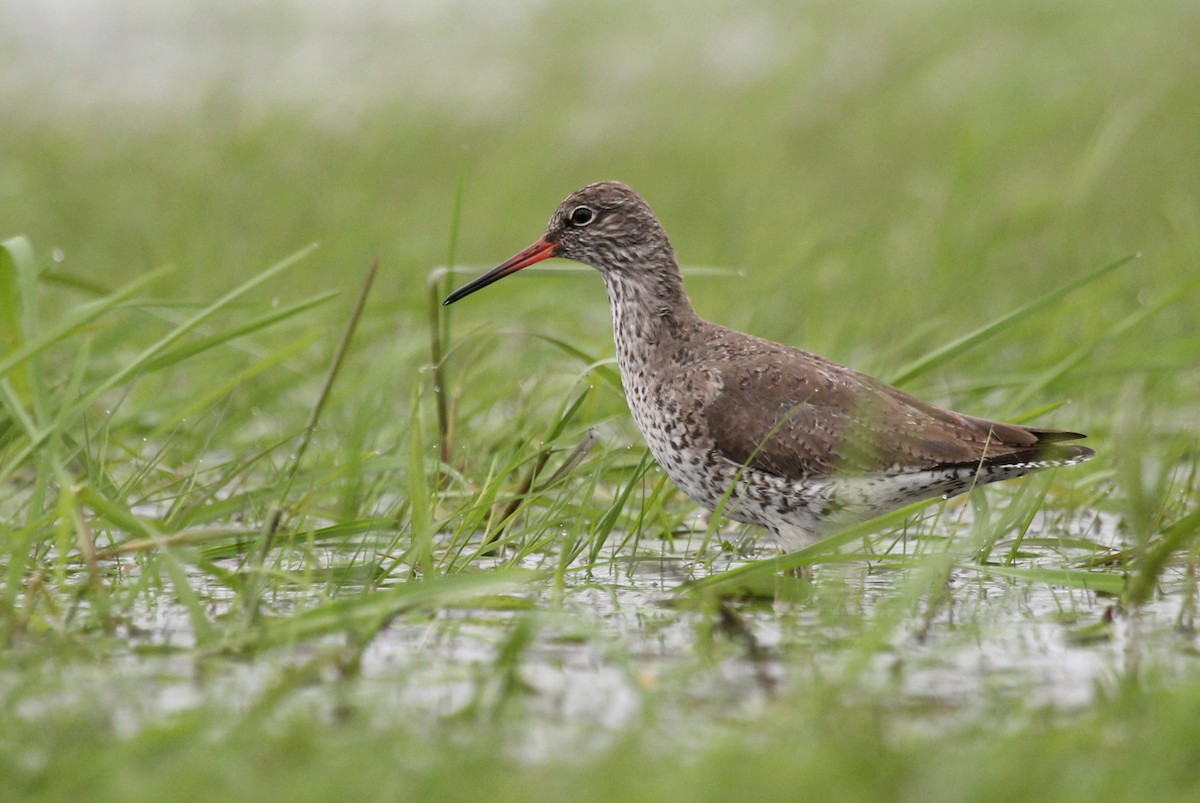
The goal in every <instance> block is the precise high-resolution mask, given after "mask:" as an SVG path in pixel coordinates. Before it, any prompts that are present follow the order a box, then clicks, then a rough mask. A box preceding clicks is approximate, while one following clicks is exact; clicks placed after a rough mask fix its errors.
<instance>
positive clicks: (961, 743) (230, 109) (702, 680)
mask: <svg viewBox="0 0 1200 803" xmlns="http://www.w3.org/2000/svg"><path fill="white" fill-rule="evenodd" d="M111 6H112V7H111V9H108V10H109V11H111V12H112V13H113V16H112V17H111V20H112V25H111V26H109V27H108V28H106V30H107V35H108V36H111V37H114V39H113V40H112V41H105V42H99V41H97V40H94V39H92V38H91V36H92V34H91V33H89V32H90V31H92V30H93V29H94V27H95V26H88V25H86V24H84V22H79V23H78V24H77V27H73V26H72V24H69V23H67V22H66V21H64V19H59V18H54V17H53V16H52V15H44V14H43V15H39V13H38V12H36V11H30V10H29V9H28V8H27V7H25V6H22V5H20V4H13V3H0V8H3V9H4V10H5V11H6V12H8V13H9V17H10V24H9V25H8V26H7V29H6V31H5V32H4V33H3V34H0V36H2V37H5V43H6V44H7V46H6V47H5V48H3V49H2V50H0V52H2V53H3V54H4V55H2V56H0V60H3V62H4V65H5V67H6V72H7V74H10V75H12V74H14V72H13V71H14V70H16V69H18V68H19V69H20V71H21V74H22V76H24V79H23V80H22V81H21V82H16V81H8V82H4V83H2V84H0V98H3V103H4V107H5V108H6V109H7V110H8V111H7V112H6V114H5V116H4V123H3V125H0V222H2V223H3V227H2V228H0V240H3V243H2V244H0V511H2V516H0V646H2V650H0V777H3V778H4V784H3V787H4V789H3V791H0V796H11V797H13V798H34V797H42V798H46V799H62V798H66V797H77V796H79V795H84V794H86V795H87V796H89V797H91V798H100V799H104V798H120V799H149V798H156V799H162V798H163V797H164V796H167V795H171V796H172V797H177V796H179V795H180V794H181V791H180V790H184V794H185V796H187V797H190V798H196V799H206V798H213V799H217V798H220V799H230V798H231V797H241V798H244V799H248V798H262V797H266V796H269V797H272V798H281V797H285V796H288V797H300V798H324V797H333V796H337V797H343V798H370V799H375V798H379V799H395V798H397V797H399V798H402V799H408V798H411V799H473V800H478V799H480V798H481V797H486V798H487V799H489V800H490V799H496V800H503V799H520V800H531V799H533V800H536V799H547V800H551V799H553V800H560V799H611V798H617V797H619V798H645V799H679V800H684V799H687V800H697V799H728V798H730V797H732V796H734V795H737V796H740V797H744V798H746V799H760V798H762V799H767V798H771V799H778V798H784V799H786V798H792V797H794V796H796V795H797V794H800V793H801V792H803V793H804V794H806V795H810V796H812V797H827V798H834V797H836V798H839V799H856V798H857V799H920V800H928V799H1012V798H1018V797H1019V798H1032V799H1055V800H1072V799H1079V800H1083V799H1088V800H1096V799H1114V800H1116V799H1120V800H1129V799H1139V798H1143V797H1144V798H1154V799H1189V798H1191V797H1193V796H1194V794H1195V793H1196V792H1197V787H1200V774H1198V773H1197V770H1196V767H1197V766H1200V761H1198V759H1200V755H1197V752H1198V748H1197V745H1200V724H1198V723H1200V716H1198V715H1197V714H1198V713H1200V683H1198V682H1197V681H1196V677H1197V668H1198V666H1200V664H1198V661H1200V658H1198V657H1197V650H1198V648H1200V641H1198V640H1197V635H1196V631H1195V617H1196V607H1197V577H1196V565H1197V561H1198V560H1200V554H1198V553H1200V506H1198V498H1200V434H1198V433H1200V406H1198V405H1197V401H1196V400H1197V399H1198V398H1200V356H1198V355H1200V326H1197V324H1198V323H1200V313H1198V312H1197V310H1198V309H1200V278H1197V277H1198V276H1200V272H1198V271H1197V266H1198V265H1200V190H1198V189H1197V188H1198V187H1200V158H1198V157H1197V156H1196V154H1197V153H1200V147H1198V146H1200V117H1198V116H1197V113H1196V111H1195V103H1194V97H1193V96H1194V90H1195V79H1194V76H1195V75H1196V74H1200V64H1197V61H1196V58H1197V57H1196V55H1195V50H1194V47H1192V44H1193V43H1194V41H1195V40H1196V38H1197V36H1200V18H1197V16H1196V14H1195V13H1194V11H1193V10H1192V9H1191V8H1190V6H1188V5H1187V4H1178V3H1167V2H1164V3H1156V4H1155V8H1154V10H1153V13H1150V12H1147V11H1145V10H1144V9H1136V10H1135V9H1130V10H1129V11H1122V10H1121V9H1108V10H1106V11H1104V13H1099V12H1094V11H1085V10H1081V9H1074V10H1072V9H1066V8H1057V7H1056V8H1049V7H1043V6H1040V5H1038V4H1017V5H1015V6H1011V5H1010V6H1004V7H1003V8H1001V7H991V6H986V7H985V6H975V5H973V4H968V5H965V6H964V5H960V4H954V3H940V2H922V3H916V4H907V5H905V6H902V7H890V6H883V5H878V4H872V3H864V4H853V6H852V7H843V6H830V7H827V8H826V7H817V6H813V7H806V8H793V7H790V6H784V5H782V4H780V5H775V4H769V3H768V4H757V5H755V6H754V7H746V6H745V4H723V3H719V2H714V3H708V4H704V6H703V8H702V10H700V11H697V13H696V15H695V16H694V18H692V19H690V20H689V24H688V25H687V26H679V25H676V24H674V23H675V22H676V21H675V20H674V19H673V18H670V17H665V16H659V15H660V14H662V13H665V12H657V11H654V10H651V9H647V8H644V7H642V6H638V5H636V4H627V3H622V2H614V3H608V4H604V8H605V10H606V11H611V12H612V14H611V15H604V16H600V17H598V16H595V14H594V13H589V14H588V15H586V18H584V19H581V18H580V17H579V15H581V14H582V13H583V12H582V10H581V7H578V8H577V7H574V6H569V5H558V4H555V3H529V4H524V5H520V6H515V7H513V8H512V9H509V10H507V11H495V12H490V13H488V14H483V13H480V12H479V9H478V8H477V7H476V6H474V5H473V4H471V3H462V4H452V5H450V6H447V7H445V8H439V9H437V10H433V9H430V8H424V7H422V6H419V5H414V6H411V7H409V6H406V7H403V8H399V9H390V10H384V9H382V8H377V7H376V6H374V5H373V4H369V3H365V2H364V3H360V4H354V3H352V4H349V6H348V8H349V11H348V12H347V15H346V16H344V17H342V18H339V21H338V24H337V25H328V24H327V23H328V20H325V19H323V18H322V17H321V12H319V11H316V10H314V9H312V8H309V7H303V6H301V5H299V4H290V3H280V4H272V5H271V6H269V7H270V8H271V9H272V11H271V12H270V14H268V18H267V19H264V18H262V16H261V15H262V14H265V13H267V12H265V11H262V10H259V11H258V12H253V11H248V10H245V9H244V8H243V7H242V6H241V5H240V4H225V3H221V2H213V3H211V4H210V7H209V9H208V11H209V13H210V15H211V17H210V19H209V22H208V23H207V25H208V27H206V28H204V30H205V31H207V33H205V35H204V36H200V37H199V38H197V33H196V27H195V25H194V23H195V20H194V19H193V20H191V21H189V20H184V19H175V18H172V17H171V16H170V15H159V16H153V15H150V16H144V15H140V10H141V11H144V9H141V7H140V6H139V3H137V2H135V1H134V0H127V1H126V2H115V1H114V2H113V3H112V4H111ZM264 8H267V7H264ZM139 9H140V10H139ZM76 10H77V11H78V12H79V13H80V14H81V15H84V16H83V17H80V18H79V19H81V20H86V13H87V12H86V8H85V7H84V6H82V5H81V6H80V7H79V8H78V9H76ZM351 12H352V13H351ZM283 23H286V24H283ZM31 31H38V32H43V33H45V34H46V35H45V36H43V37H42V39H41V41H42V42H43V47H42V49H41V50H36V49H33V48H31V47H30V46H29V45H28V44H26V43H27V42H29V41H31V39H30V37H29V36H28V35H27V34H29V33H30V32H31ZM656 31H657V32H658V33H655V32H656ZM10 40H11V41H10ZM499 43H503V46H501V44H499ZM535 44H536V47H535V46H534V45H535ZM112 53H120V54H122V58H109V57H108V55H106V54H112ZM166 53H172V54H173V56H172V58H170V59H166V60H165V61H162V62H160V61H158V60H157V59H162V58H165V55H164V54H166ZM263 64H270V65H272V66H271V69H260V67H261V65H263ZM564 64H569V65H571V68H569V69H567V68H564V66H563V65H564ZM256 65H258V66H257V67H256ZM614 65H616V66H614ZM147 75H153V76H155V80H148V79H147V78H146V76H147ZM547 98H551V99H552V102H551V101H547ZM601 178H619V179H621V180H624V181H627V182H629V183H630V184H631V185H633V186H635V187H636V188H638V190H639V191H641V192H642V193H643V194H644V195H645V196H646V197H647V198H648V199H649V200H650V201H651V203H652V204H653V205H654V206H655V209H656V211H657V212H658V213H659V214H660V216H661V217H662V218H663V221H664V224H665V225H666V227H667V230H668V231H669V232H670V234H671V237H672V242H673V244H674V246H675V248H676V250H677V251H678V252H679V254H680V256H681V258H682V261H683V263H684V270H685V282H686V283H687V286H688V289H689V293H690V294H691V295H692V297H693V300H694V302H695V304H696V307H697V309H698V310H699V311H700V312H701V313H702V314H704V315H705V316H706V317H708V318H710V319H713V320H716V321H719V322H721V323H725V324H728V325H731V326H735V327H737V328H739V329H742V330H745V331H752V332H754V333H756V334H761V335H764V336H767V337H771V338H773V339H776V340H780V341H783V342H789V343H793V344H796V345H800V346H802V347H805V348H808V349H811V350H813V351H816V352H818V353H822V354H826V355H828V356H830V357H833V358H835V359H838V360H839V361H841V362H844V363H847V364H850V365H853V366H855V367H857V368H861V369H863V370H865V371H868V372H869V373H872V374H874V375H877V376H880V377H882V378H885V379H888V380H889V381H894V382H900V383H901V384H902V385H903V386H904V387H905V388H906V389H909V390H912V391H913V392H916V393H918V394H919V395H921V396H924V397H926V398H929V399H931V400H934V401H937V402H939V403H944V404H947V405H951V406H953V407H954V408H956V409H962V410H964V411H969V412H972V413H976V414H980V415H986V416H989V417H995V418H1003V419H1007V420H1013V421H1018V422H1030V423H1034V422H1036V423H1037V424H1039V425H1045V426H1062V427H1066V428H1070V429H1078V430H1080V431H1083V432H1087V433H1088V435H1089V440H1088V441H1087V443H1088V444H1089V445H1090V446H1092V447H1093V448H1095V449H1096V450H1097V451H1098V452H1099V457H1098V458H1097V459H1095V460H1093V461H1091V462H1089V463H1087V464H1084V465H1081V466H1076V467H1073V468H1071V469H1069V470H1062V471H1058V472H1053V473H1045V474H1041V475H1037V476H1033V477H1029V478H1027V479H1025V480H1022V481H1015V482H1010V483H1004V484H1001V485H996V486H991V487H989V488H987V489H983V490H982V491H981V492H975V493H972V494H971V495H970V496H969V497H967V498H964V499H956V500H951V501H950V502H941V501H936V502H933V503H926V504H923V505H918V506H914V507H913V508H910V509H907V510H905V511H901V512H899V513H897V514H893V515H891V516H888V517H885V518H884V519H882V520H878V521H875V522H870V523H867V524H865V525H862V526H858V527H854V528H852V529H850V530H847V531H845V532H842V533H840V534H838V535H835V536H833V537H832V538H830V539H827V540H826V541H823V542H821V543H820V544H817V545H815V546H813V547H810V548H808V549H805V550H803V551H801V552H799V553H793V554H789V555H778V554H777V553H776V552H775V551H774V550H773V548H772V547H771V545H770V544H769V543H767V542H765V541H764V540H763V539H760V538H759V537H758V536H760V535H761V533H760V532H759V531H757V530H755V529H753V528H743V527H739V526H736V525H731V524H730V523H728V522H724V521H721V520H720V519H710V518H708V517H706V516H703V515H701V514H700V512H699V511H698V510H697V509H696V508H695V506H693V505H692V504H691V503H690V502H688V501H687V500H686V499H685V498H684V497H682V496H681V495H680V494H679V493H678V492H677V491H676V490H675V489H674V488H673V486H672V485H671V484H670V482H669V481H667V480H666V479H665V477H664V476H663V475H662V473H661V472H660V471H659V469H658V468H657V467H656V466H655V465H654V464H653V461H652V460H651V459H650V458H649V457H648V455H647V454H646V452H645V449H644V446H643V445H642V443H641V441H640V439H639V437H638V434H637V432H636V430H635V429H634V426H633V423H632V422H631V421H630V419H629V416H628V413H627V411H626V409H625V406H624V399H623V397H622V395H621V391H620V384H619V378H618V376H617V373H616V368H615V365H614V363H613V359H612V341H611V331H610V324H609V319H608V310H607V306H606V304H605V301H604V294H603V291H602V289H601V286H600V281H599V279H598V278H597V277H596V276H594V275H592V274H591V273H590V272H588V271H586V270H578V269H572V268H570V267H568V266H565V265H558V266H555V265H552V266H550V267H547V269H546V270H542V271H539V270H536V269H531V270H529V271H526V272H524V273H523V274H522V276H521V277H517V278H514V279H511V280H509V281H507V282H504V283H503V284H501V285H497V286H496V287H495V288H492V289H490V290H489V292H488V294H487V295H486V296H480V298H479V299H478V301H477V302H476V303H473V304H471V305H470V306H469V307H468V306H462V307H461V308H459V307H455V308H454V309H453V310H452V311H449V312H448V311H447V310H445V309H443V308H441V307H440V306H439V305H438V304H437V302H438V301H439V300H440V298H441V297H443V296H444V295H445V291H446V289H447V288H449V287H450V286H451V285H453V286H457V284H459V283H461V281H460V280H461V279H463V278H464V277H466V276H470V275H474V274H476V273H478V272H480V271H481V270H482V269H484V268H486V267H490V266H491V265H492V264H495V263H496V262H499V261H500V260H501V259H503V258H504V257H506V256H508V254H509V253H511V252H512V251H513V250H515V248H516V247H518V246H520V245H523V244H524V243H525V242H526V241H528V240H529V239H530V238H531V237H533V236H536V234H538V233H539V232H540V230H541V227H542V226H543V225H544V222H545V216H546V215H547V214H548V212H549V211H550V210H551V209H552V208H553V206H554V205H555V204H556V203H557V202H558V201H559V200H560V199H561V197H562V196H563V195H565V194H566V193H567V192H568V191H570V190H572V189H574V188H575V187H577V186H581V185H582V184H584V183H587V182H588V181H591V180H595V179H601ZM314 242H319V246H316V247H314V246H312V245H310V244H311V243H314ZM1135 255H1136V256H1135ZM377 256H378V258H379V263H378V272H377V273H376V274H374V282H373V284H369V281H368V276H369V275H371V270H372V266H373V263H374V262H375V259H376V257H377ZM439 266H442V267H439ZM445 266H450V267H448V268H447V267H445ZM368 290H369V292H368ZM360 300H361V301H363V302H364V303H363V304H362V305H361V307H360V306H359V304H358V301H360ZM798 567H807V568H808V569H809V570H811V573H812V580H811V581H808V580H803V579H797V578H794V577H791V576H788V575H786V574H783V573H782V570H786V569H792V568H798Z"/></svg>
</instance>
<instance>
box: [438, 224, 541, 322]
mask: <svg viewBox="0 0 1200 803" xmlns="http://www.w3.org/2000/svg"><path fill="white" fill-rule="evenodd" d="M558 248H559V246H558V243H552V242H550V241H549V240H547V239H546V238H544V237H543V238H542V239H540V240H538V241H537V242H536V243H534V244H533V245H531V246H529V247H528V248H526V249H525V250H524V251H521V252H520V253H517V254H513V256H512V257H510V258H509V259H508V260H507V261H506V262H503V263H501V264H499V265H497V266H496V267H494V268H492V269H491V270H489V271H488V272H487V273H485V274H483V275H482V276H480V277H479V278H478V279H475V280H474V281H472V282H468V283H467V284H464V285H463V286H462V287H460V288H458V289H457V290H455V291H454V292H453V293H451V294H450V295H448V296H446V300H445V301H443V302H442V304H443V306H444V305H446V304H453V303H454V302H455V301H458V300H459V299H460V298H463V297H465V296H469V295H471V293H474V292H475V291H476V290H479V289H482V288H484V287H487V286H488V285H489V284H491V283H492V282H498V281H500V280H501V279H503V278H504V277H505V276H507V275H509V274H510V273H516V272H517V271H519V270H520V269H521V268H528V267H529V266H530V265H532V264H534V263H535V262H541V261H542V260H543V259H549V258H550V257H552V256H554V255H555V254H556V252H557V251H558Z"/></svg>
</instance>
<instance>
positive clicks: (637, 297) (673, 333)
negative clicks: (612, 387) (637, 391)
mask: <svg viewBox="0 0 1200 803" xmlns="http://www.w3.org/2000/svg"><path fill="white" fill-rule="evenodd" d="M671 268H672V269H663V270H653V271H650V270H636V271H608V272H605V273H604V274H603V275H604V287H605V289H606V290H607V291H608V301H609V304H610V305H611V307H612V316H613V335H614V338H615V340H616V344H617V361H618V363H619V364H620V365H621V368H622V371H623V372H624V371H626V370H627V369H628V368H629V367H630V366H631V365H632V364H634V363H643V362H647V361H650V362H653V361H654V355H655V354H656V353H658V352H659V350H660V349H664V348H670V349H671V350H672V351H674V349H675V347H676V346H677V344H678V343H679V342H680V341H682V340H685V339H686V338H687V337H688V333H689V332H690V331H691V330H693V329H694V328H695V326H696V324H697V322H698V321H699V317H698V316H697V315H696V312H695V310H693V309H692V304H691V302H690V301H689V300H688V297H687V294H685V293H684V291H683V278H682V277H681V276H680V275H679V270H678V269H677V268H675V267H674V265H673V264H672V266H671Z"/></svg>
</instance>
